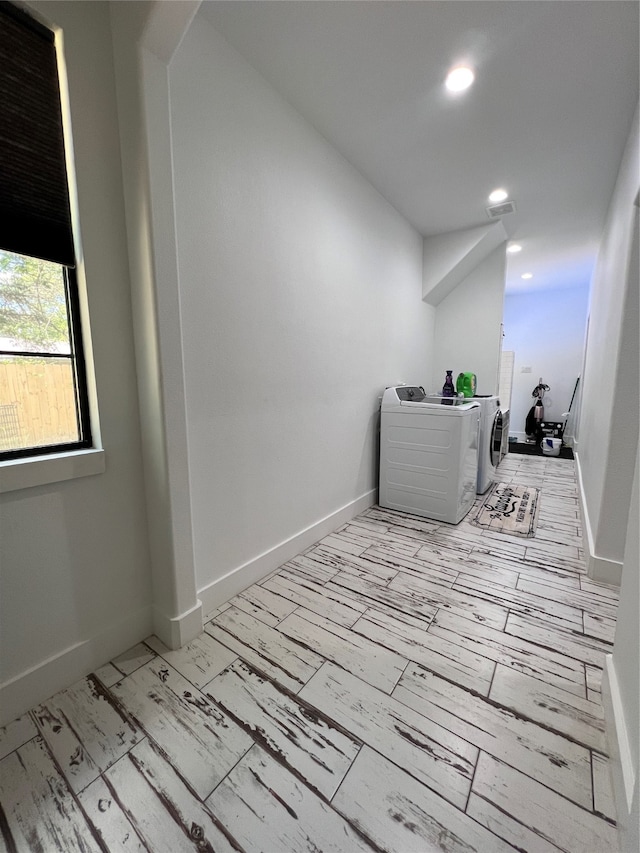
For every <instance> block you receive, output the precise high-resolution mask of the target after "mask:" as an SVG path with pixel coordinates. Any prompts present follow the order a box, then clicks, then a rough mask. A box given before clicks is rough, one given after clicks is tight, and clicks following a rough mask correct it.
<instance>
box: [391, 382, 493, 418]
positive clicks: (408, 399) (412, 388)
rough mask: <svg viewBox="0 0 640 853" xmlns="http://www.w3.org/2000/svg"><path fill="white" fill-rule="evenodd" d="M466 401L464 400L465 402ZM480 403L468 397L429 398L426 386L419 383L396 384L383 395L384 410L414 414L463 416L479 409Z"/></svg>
mask: <svg viewBox="0 0 640 853" xmlns="http://www.w3.org/2000/svg"><path fill="white" fill-rule="evenodd" d="M463 401H464V402H463ZM478 407H479V403H477V402H474V401H473V400H470V399H468V398H464V397H459V398H456V397H454V398H452V399H451V400H450V404H449V399H447V400H446V402H445V403H444V404H443V403H442V401H441V400H440V399H438V400H437V402H436V401H434V400H433V398H431V399H429V398H428V397H427V395H426V394H425V391H424V388H422V387H421V386H419V385H395V386H392V387H390V388H387V389H385V392H384V394H383V395H382V411H386V412H390V411H393V412H407V413H409V412H411V413H413V414H416V413H418V414H434V415H443V416H444V415H453V416H454V417H462V416H464V415H466V414H467V412H469V410H470V409H477V408H478Z"/></svg>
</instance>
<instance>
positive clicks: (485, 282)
mask: <svg viewBox="0 0 640 853" xmlns="http://www.w3.org/2000/svg"><path fill="white" fill-rule="evenodd" d="M505 267H506V260H505V249H504V246H499V247H498V248H497V249H495V250H494V251H493V252H492V253H491V254H490V255H489V257H488V258H486V259H485V260H484V261H482V262H481V263H480V264H478V266H477V267H476V268H475V270H474V271H473V272H472V273H470V274H469V275H468V276H467V277H466V278H465V279H464V280H463V281H462V282H460V284H459V285H458V286H457V287H456V289H455V290H453V291H452V292H451V293H450V294H449V295H448V296H446V297H445V298H444V299H443V300H442V302H440V304H439V305H438V307H437V308H436V320H435V338H434V347H433V386H432V390H434V391H439V390H440V389H441V388H442V386H443V384H444V378H445V375H446V371H447V370H453V380H454V383H455V380H456V377H457V375H458V373H461V372H466V371H471V372H472V373H475V374H476V377H477V380H478V386H477V393H478V394H497V393H498V369H499V364H500V345H501V334H502V333H501V323H502V303H503V300H504V284H505Z"/></svg>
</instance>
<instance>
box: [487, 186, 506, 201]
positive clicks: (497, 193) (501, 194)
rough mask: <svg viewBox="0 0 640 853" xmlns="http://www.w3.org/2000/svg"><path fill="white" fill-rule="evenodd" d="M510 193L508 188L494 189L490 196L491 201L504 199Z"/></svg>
mask: <svg viewBox="0 0 640 853" xmlns="http://www.w3.org/2000/svg"><path fill="white" fill-rule="evenodd" d="M508 195H509V193H508V192H507V191H506V190H502V189H500V190H494V191H493V192H492V193H491V195H490V196H489V201H490V202H495V201H504V200H505V198H506V197H507V196H508Z"/></svg>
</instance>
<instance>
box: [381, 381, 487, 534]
mask: <svg viewBox="0 0 640 853" xmlns="http://www.w3.org/2000/svg"><path fill="white" fill-rule="evenodd" d="M480 412H481V407H480V405H479V404H478V403H477V402H476V401H475V400H464V401H462V400H451V399H448V400H447V402H446V404H442V403H441V402H440V401H438V402H428V401H427V398H426V395H425V392H424V389H423V388H421V387H419V386H416V385H401V386H392V387H390V388H387V389H386V390H385V392H384V394H383V395H382V403H381V406H380V491H379V497H378V502H379V504H380V506H383V507H388V508H389V509H397V510H403V511H404V512H411V513H415V514H416V515H421V516H423V517H425V518H431V519H434V520H435V521H445V522H448V523H450V524H457V523H458V522H459V521H461V520H462V519H463V518H464V516H465V515H466V514H467V513H468V512H469V510H470V509H471V506H472V505H473V502H474V501H475V498H476V487H477V480H478V434H479V424H480Z"/></svg>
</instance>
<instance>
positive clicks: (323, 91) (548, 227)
mask: <svg viewBox="0 0 640 853" xmlns="http://www.w3.org/2000/svg"><path fill="white" fill-rule="evenodd" d="M639 8H640V5H639V4H638V2H635V0H634V2H626V0H602V2H600V0H488V2H485V0H341V1H340V0H275V2H272V0H256V2H254V1H253V0H242V2H238V0H230V2H227V0H205V2H203V4H202V6H201V9H200V12H199V14H200V15H205V16H206V18H207V19H208V20H209V21H210V22H211V23H212V24H213V25H214V26H215V27H216V29H218V31H219V32H221V33H222V34H223V35H224V36H225V37H226V38H227V40H228V41H229V42H230V43H231V44H232V45H233V46H234V47H235V48H236V49H237V50H238V51H239V52H240V53H241V54H242V55H243V56H244V57H245V58H246V59H247V60H248V61H249V62H250V63H251V64H252V65H253V66H254V67H255V68H256V69H257V70H258V71H260V72H261V73H262V74H263V75H264V77H265V78H266V79H267V80H268V81H269V82H270V83H271V84H272V85H273V86H274V88H275V89H277V90H278V91H279V92H280V94H281V95H282V96H283V97H284V98H286V99H287V100H288V101H289V102H290V103H291V104H292V105H293V106H294V107H295V108H296V109H297V110H298V111H299V112H300V113H301V114H302V115H303V116H305V117H306V118H307V119H308V120H309V121H310V122H311V123H312V124H313V125H314V126H315V127H316V129H317V130H318V131H319V132H320V133H321V134H322V135H323V136H324V137H326V139H328V140H329V141H330V142H331V143H332V144H333V145H334V146H335V148H337V149H338V150H339V151H340V152H341V153H342V154H343V156H344V157H346V158H347V159H348V160H349V161H350V162H351V163H352V164H353V165H354V166H355V167H356V168H357V169H358V170H359V171H360V172H361V173H362V174H363V175H364V176H365V177H366V178H367V179H368V180H369V181H370V182H371V183H372V184H373V185H374V186H375V187H376V188H377V189H378V190H379V192H380V193H381V194H382V195H383V196H384V197H385V198H386V199H387V200H388V201H389V202H390V203H391V204H392V205H393V206H394V207H395V208H396V209H397V210H398V211H399V212H400V213H401V214H402V215H403V216H404V217H405V218H406V219H407V220H408V221H409V222H411V223H412V225H413V226H414V227H415V228H416V229H417V230H418V231H419V232H420V233H421V234H423V235H434V234H442V233H446V232H450V231H457V230H459V229H464V228H470V227H473V226H477V225H486V224H487V223H488V222H490V220H489V218H488V216H487V213H486V211H485V207H486V206H487V205H488V201H487V196H488V194H489V192H490V191H491V190H493V189H495V188H496V187H505V188H506V189H508V190H509V196H510V198H511V199H513V200H514V201H515V203H516V206H517V210H516V212H515V213H512V214H509V215H507V216H505V217H503V218H502V222H503V225H504V227H505V229H506V231H507V234H508V235H509V237H510V238H512V239H513V240H516V241H518V242H519V243H521V244H522V246H523V250H522V252H520V254H519V255H516V256H510V257H509V262H508V270H507V291H508V292H517V291H520V290H524V289H532V288H535V289H544V288H549V287H566V286H571V285H575V284H580V283H582V284H586V283H588V281H589V279H590V275H591V270H592V268H593V264H594V261H595V254H596V251H597V245H598V240H599V236H600V233H601V231H602V226H603V223H604V219H605V215H606V210H607V207H608V203H609V200H610V198H611V193H612V190H613V185H614V181H615V177H616V173H617V168H618V165H619V163H620V158H621V156H622V151H623V148H624V144H625V141H626V139H627V136H628V133H629V129H630V126H631V120H632V118H633V113H634V110H635V107H636V104H637V102H638V81H639V70H638V42H639V35H638V33H639V21H638V10H639ZM196 20H197V19H196ZM460 62H468V63H470V64H471V65H472V66H473V67H474V68H475V69H476V82H475V84H474V85H473V87H472V88H471V89H470V90H468V92H466V93H464V94H463V95H459V96H457V97H455V98H452V97H451V96H447V94H446V93H445V90H444V88H443V80H444V77H445V75H446V72H447V70H448V69H449V68H450V67H451V66H453V65H455V64H458V63H460ZM524 272H532V273H533V275H534V278H533V279H532V280H531V281H530V282H524V281H523V280H522V279H521V277H520V276H521V274H522V273H524Z"/></svg>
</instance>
